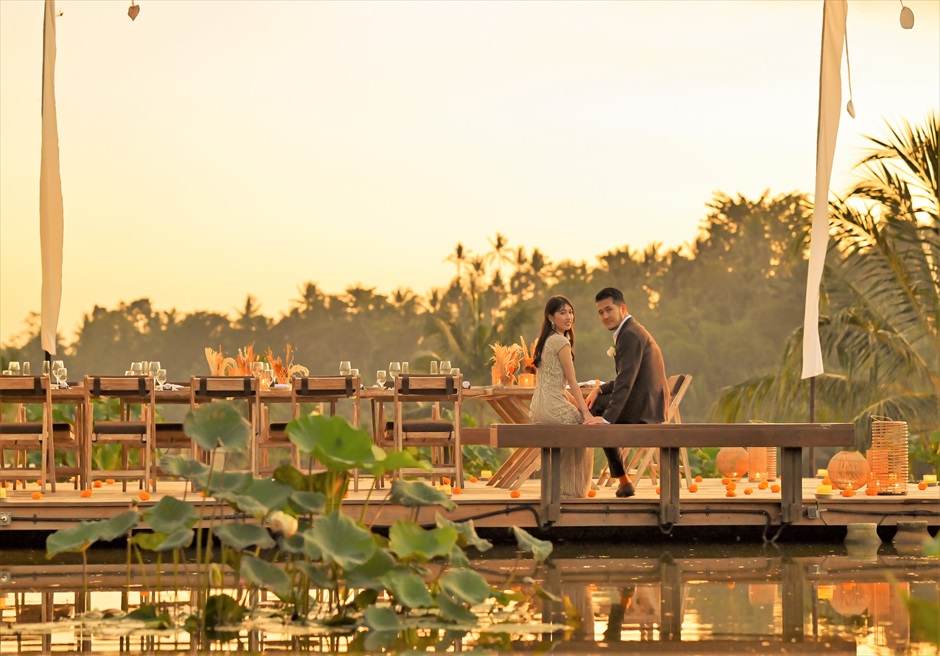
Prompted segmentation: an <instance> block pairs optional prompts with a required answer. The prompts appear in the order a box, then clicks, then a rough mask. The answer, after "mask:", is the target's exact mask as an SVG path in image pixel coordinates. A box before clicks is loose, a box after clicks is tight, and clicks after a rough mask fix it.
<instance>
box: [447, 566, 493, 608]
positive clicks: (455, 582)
mask: <svg viewBox="0 0 940 656" xmlns="http://www.w3.org/2000/svg"><path fill="white" fill-rule="evenodd" d="M441 590H444V591H445V592H447V593H448V594H450V595H452V596H453V597H455V598H456V599H458V600H460V601H462V602H464V603H467V604H471V605H473V604H479V603H482V602H483V601H484V600H485V599H487V598H489V597H490V596H492V594H493V590H492V589H491V588H490V586H489V584H488V583H487V582H486V579H485V578H483V577H482V576H481V575H480V574H479V573H477V572H474V571H473V570H471V569H456V570H451V571H450V572H448V573H447V575H446V576H444V578H442V579H441Z"/></svg>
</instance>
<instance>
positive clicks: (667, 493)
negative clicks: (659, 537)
mask: <svg viewBox="0 0 940 656" xmlns="http://www.w3.org/2000/svg"><path fill="white" fill-rule="evenodd" d="M659 467H660V481H659V486H660V487H659V491H660V495H659V522H660V524H676V523H677V522H678V521H679V515H680V511H679V482H680V481H679V449H678V448H676V447H660V449H659Z"/></svg>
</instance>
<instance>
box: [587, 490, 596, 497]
mask: <svg viewBox="0 0 940 656" xmlns="http://www.w3.org/2000/svg"><path fill="white" fill-rule="evenodd" d="M588 496H589V497H596V496H597V490H588Z"/></svg>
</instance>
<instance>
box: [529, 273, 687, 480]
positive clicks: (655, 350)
mask: <svg viewBox="0 0 940 656" xmlns="http://www.w3.org/2000/svg"><path fill="white" fill-rule="evenodd" d="M594 302H595V304H596V306H597V315H598V317H599V318H600V320H601V323H602V324H604V327H605V328H607V330H609V331H611V332H612V333H613V341H614V345H613V346H612V347H611V348H610V349H609V350H608V351H607V353H608V355H610V356H612V357H613V358H614V365H615V368H616V372H617V375H616V378H614V380H613V381H611V382H607V383H603V384H602V385H599V386H597V387H595V388H594V389H593V390H592V391H591V393H590V394H589V395H588V397H587V399H584V398H582V396H581V394H579V393H575V394H572V393H570V392H568V391H567V390H566V389H565V383H566V381H567V384H568V385H569V387H570V389H571V390H575V391H576V390H578V379H577V376H576V375H575V370H574V308H573V307H572V305H571V301H569V300H568V299H567V298H565V297H564V296H553V297H551V298H550V299H549V300H548V303H547V304H546V305H545V312H544V320H543V322H542V329H541V331H540V333H539V338H538V341H537V342H536V345H535V353H534V363H535V366H536V367H538V377H537V378H536V384H535V393H534V394H533V396H532V404H531V406H530V407H531V410H530V416H531V418H532V421H534V422H535V423H549V424H581V423H583V424H604V423H606V424H661V423H663V422H665V421H666V411H667V408H668V407H669V388H668V384H667V379H666V368H665V366H664V364H663V356H662V352H661V351H660V350H659V346H658V345H657V344H656V342H655V340H654V339H653V337H652V336H651V335H650V334H649V332H647V330H646V329H645V328H644V327H643V326H642V325H640V323H639V322H638V321H637V320H636V319H635V318H634V317H633V316H632V315H631V314H629V313H628V312H627V305H626V302H625V301H624V298H623V293H622V292H621V291H620V290H619V289H615V288H613V287H606V288H604V289H602V290H601V291H599V292H598V293H597V295H596V296H595V297H594ZM572 446H574V445H572ZM604 454H605V455H606V456H607V462H608V466H609V467H610V475H611V477H613V478H617V479H618V480H619V482H620V486H619V487H618V488H617V492H616V494H617V496H618V497H632V496H633V495H634V494H636V490H635V489H634V487H633V482H632V481H631V480H630V478H629V476H628V475H627V472H626V470H625V469H624V466H623V459H622V458H621V455H620V449H618V448H612V447H608V448H605V449H604ZM593 467H594V452H593V450H591V449H588V450H586V451H585V450H582V449H563V450H562V471H563V472H565V473H566V476H565V481H564V482H563V488H562V494H563V495H564V496H578V497H581V496H585V495H586V494H587V490H588V487H590V482H591V478H592V475H593Z"/></svg>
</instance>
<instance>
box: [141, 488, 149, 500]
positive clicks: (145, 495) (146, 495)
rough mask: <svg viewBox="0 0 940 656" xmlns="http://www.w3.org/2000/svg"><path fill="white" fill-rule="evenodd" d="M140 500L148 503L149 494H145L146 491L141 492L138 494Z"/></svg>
mask: <svg viewBox="0 0 940 656" xmlns="http://www.w3.org/2000/svg"><path fill="white" fill-rule="evenodd" d="M140 500H141V501H150V492H147V491H146V490H144V491H143V492H141V493H140Z"/></svg>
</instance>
